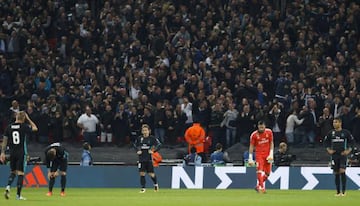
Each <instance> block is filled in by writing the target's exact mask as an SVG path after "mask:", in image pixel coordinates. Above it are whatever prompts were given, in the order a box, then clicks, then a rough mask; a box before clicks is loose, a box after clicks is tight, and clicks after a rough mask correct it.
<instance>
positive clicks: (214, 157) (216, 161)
mask: <svg viewBox="0 0 360 206" xmlns="http://www.w3.org/2000/svg"><path fill="white" fill-rule="evenodd" d="M215 149H216V150H215V151H214V152H213V153H212V154H211V155H210V159H211V164H212V165H215V166H216V165H224V164H225V160H224V152H223V151H222V150H223V146H222V144H221V143H217V144H216V146H215Z"/></svg>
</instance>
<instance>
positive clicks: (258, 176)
mask: <svg viewBox="0 0 360 206" xmlns="http://www.w3.org/2000/svg"><path fill="white" fill-rule="evenodd" d="M257 179H258V183H259V187H261V188H263V187H264V177H263V174H262V173H260V172H259V173H257Z"/></svg>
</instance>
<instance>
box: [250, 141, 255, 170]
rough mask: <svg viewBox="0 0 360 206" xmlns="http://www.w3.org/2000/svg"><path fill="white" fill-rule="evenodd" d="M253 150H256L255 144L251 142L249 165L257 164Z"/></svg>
mask: <svg viewBox="0 0 360 206" xmlns="http://www.w3.org/2000/svg"><path fill="white" fill-rule="evenodd" d="M253 152H254V145H253V144H252V143H250V146H249V158H248V164H249V166H253V165H254V164H255V162H254V157H253Z"/></svg>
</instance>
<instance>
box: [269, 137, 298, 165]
mask: <svg viewBox="0 0 360 206" xmlns="http://www.w3.org/2000/svg"><path fill="white" fill-rule="evenodd" d="M295 159H296V156H295V155H292V154H289V152H288V149H287V144H286V143H285V142H281V143H280V144H279V149H278V151H276V152H275V154H274V165H275V166H290V164H291V162H292V161H294V160H295Z"/></svg>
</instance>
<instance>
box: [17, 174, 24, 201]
mask: <svg viewBox="0 0 360 206" xmlns="http://www.w3.org/2000/svg"><path fill="white" fill-rule="evenodd" d="M23 181H24V175H18V180H17V193H16V194H17V195H18V196H20V194H21V189H22V186H23Z"/></svg>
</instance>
